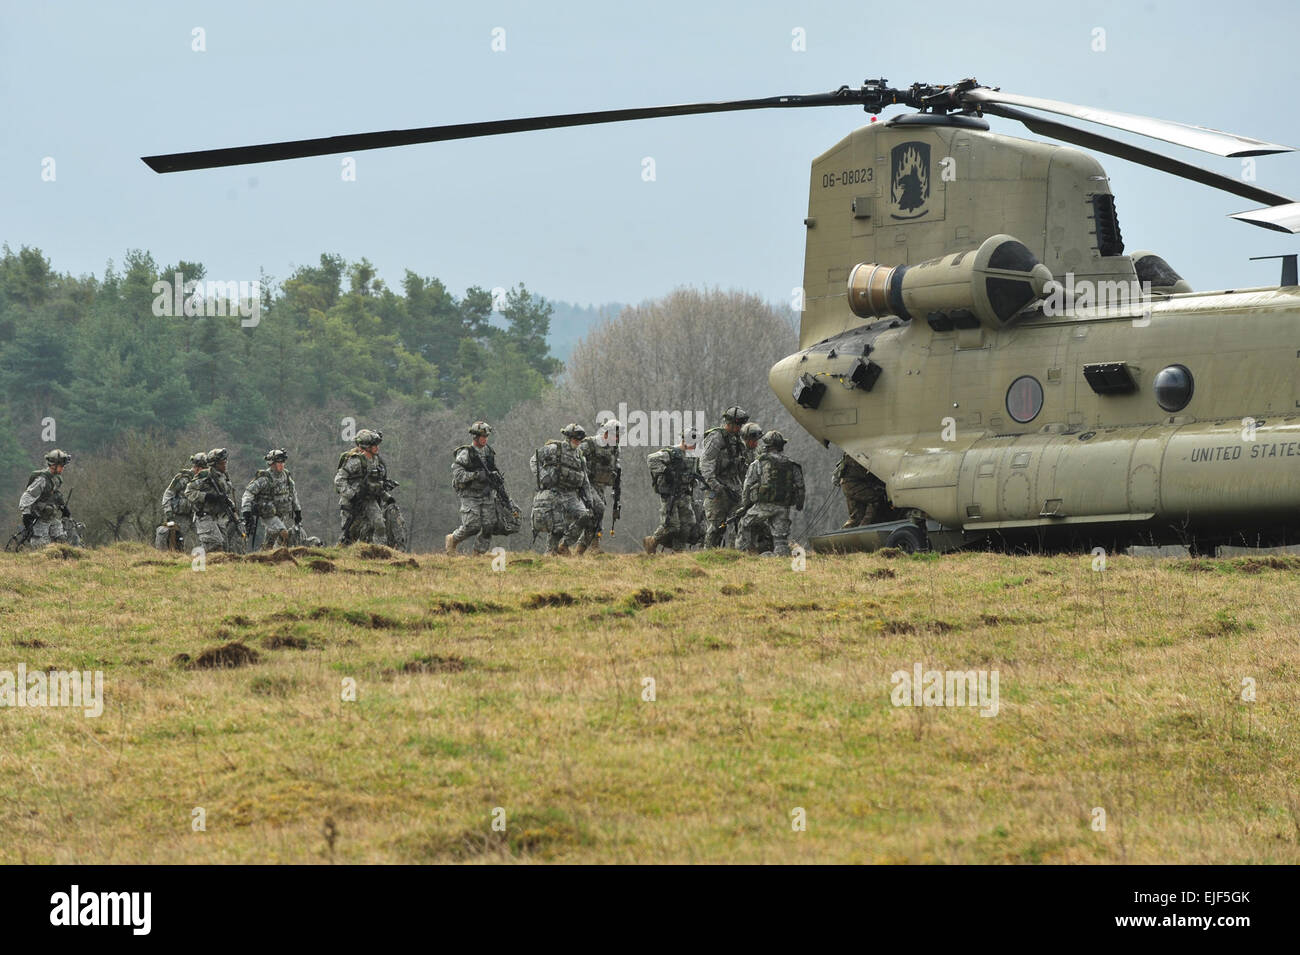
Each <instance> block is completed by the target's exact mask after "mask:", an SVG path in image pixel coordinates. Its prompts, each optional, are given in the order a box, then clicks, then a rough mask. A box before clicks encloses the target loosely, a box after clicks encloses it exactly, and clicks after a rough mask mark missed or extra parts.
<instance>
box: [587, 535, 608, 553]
mask: <svg viewBox="0 0 1300 955" xmlns="http://www.w3.org/2000/svg"><path fill="white" fill-rule="evenodd" d="M587 553H588V554H603V553H604V551H602V550H601V549H600V538H599V537H597V538H595V539H594V540H593V541H592V542H591V543H590V544H588V545H587Z"/></svg>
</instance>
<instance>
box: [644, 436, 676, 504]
mask: <svg viewBox="0 0 1300 955" xmlns="http://www.w3.org/2000/svg"><path fill="white" fill-rule="evenodd" d="M684 459H685V456H684V455H683V454H682V449H681V448H660V449H659V450H658V451H656V452H654V453H653V454H647V455H646V456H645V460H646V464H648V465H650V485H651V487H653V488H654V490H655V493H656V494H659V495H661V496H663V495H668V494H672V493H673V492H674V491H675V490H677V485H678V483H679V482H680V480H681V478H680V471H681V469H682V462H683V461H684Z"/></svg>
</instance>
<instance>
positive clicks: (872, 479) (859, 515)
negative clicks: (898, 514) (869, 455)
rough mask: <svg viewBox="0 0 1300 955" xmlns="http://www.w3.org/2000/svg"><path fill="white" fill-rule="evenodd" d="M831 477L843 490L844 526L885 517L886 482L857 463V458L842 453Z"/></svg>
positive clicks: (871, 521)
mask: <svg viewBox="0 0 1300 955" xmlns="http://www.w3.org/2000/svg"><path fill="white" fill-rule="evenodd" d="M832 480H833V481H834V483H835V485H836V486H838V487H839V489H840V490H841V491H842V492H843V494H844V503H845V504H846V505H847V506H848V509H849V519H848V520H847V521H845V522H844V526H845V527H860V526H861V525H863V524H875V523H876V522H877V521H881V520H888V512H889V511H890V510H891V508H890V506H889V499H888V497H887V495H886V492H885V482H884V481H882V480H880V478H878V477H876V476H875V475H874V474H872V473H871V472H870V471H868V470H867V469H866V468H864V467H863V466H862V465H861V464H859V463H858V462H857V459H855V458H853V457H851V456H850V455H848V454H845V455H844V457H842V458H841V459H840V463H839V464H837V465H836V466H835V473H834V475H833V477H832Z"/></svg>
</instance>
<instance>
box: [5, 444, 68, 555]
mask: <svg viewBox="0 0 1300 955" xmlns="http://www.w3.org/2000/svg"><path fill="white" fill-rule="evenodd" d="M71 460H72V455H70V454H66V453H65V452H63V451H60V450H58V449H57V448H56V449H55V450H53V451H50V452H49V453H48V454H46V455H45V461H46V464H47V465H48V466H47V467H44V468H42V469H41V470H39V471H33V472H32V473H31V474H29V475H28V476H27V486H26V488H25V489H24V490H23V493H22V496H21V497H20V498H19V499H18V510H19V511H20V512H22V516H23V525H24V526H27V525H30V526H31V529H32V536H31V538H29V539H28V541H27V543H26V545H24V546H27V547H45V546H47V545H49V544H51V543H56V544H66V543H67V542H68V534H67V531H66V530H65V529H64V527H63V518H65V517H71V515H70V514H69V513H68V505H67V504H66V503H65V502H64V500H63V491H62V487H63V477H62V476H61V475H59V474H55V473H54V467H55V466H56V465H58V464H65V465H66V464H67V463H68V462H69V461H71Z"/></svg>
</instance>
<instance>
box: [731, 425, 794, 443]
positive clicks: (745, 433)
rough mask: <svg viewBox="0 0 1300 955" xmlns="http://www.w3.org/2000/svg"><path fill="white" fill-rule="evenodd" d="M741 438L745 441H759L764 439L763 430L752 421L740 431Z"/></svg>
mask: <svg viewBox="0 0 1300 955" xmlns="http://www.w3.org/2000/svg"><path fill="white" fill-rule="evenodd" d="M740 437H741V438H742V439H744V440H745V441H757V440H758V439H759V438H761V437H763V429H762V428H760V427H759V426H758V425H757V424H756V423H754V422H753V421H750V422H748V423H747V424H746V425H745V426H744V427H743V428H741V429H740ZM784 440H785V439H784V438H783V439H782V441H783V442H784Z"/></svg>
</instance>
